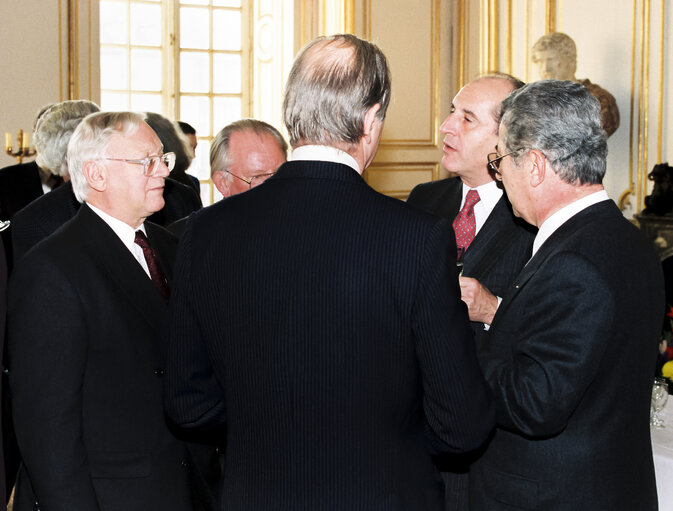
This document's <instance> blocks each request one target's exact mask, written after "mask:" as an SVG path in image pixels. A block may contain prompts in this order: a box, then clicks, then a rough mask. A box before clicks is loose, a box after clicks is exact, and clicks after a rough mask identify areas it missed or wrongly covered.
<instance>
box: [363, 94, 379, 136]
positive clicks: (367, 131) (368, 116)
mask: <svg viewBox="0 0 673 511" xmlns="http://www.w3.org/2000/svg"><path fill="white" fill-rule="evenodd" d="M379 110H381V105H380V104H379V103H376V104H375V105H373V106H371V107H369V110H367V112H366V113H365V119H364V131H363V136H364V137H365V138H366V139H367V141H368V142H369V141H370V140H371V137H372V134H373V133H374V129H375V125H376V123H377V122H380V121H379V119H378V118H377V117H376V114H378V113H379Z"/></svg>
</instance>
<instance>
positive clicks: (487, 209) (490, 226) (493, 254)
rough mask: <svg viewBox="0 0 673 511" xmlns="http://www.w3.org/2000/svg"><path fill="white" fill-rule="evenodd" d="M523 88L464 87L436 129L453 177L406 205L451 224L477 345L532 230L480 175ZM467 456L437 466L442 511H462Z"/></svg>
mask: <svg viewBox="0 0 673 511" xmlns="http://www.w3.org/2000/svg"><path fill="white" fill-rule="evenodd" d="M522 85H523V83H522V82H521V81H519V80H517V79H516V78H514V77H512V76H509V75H505V74H493V75H486V76H483V77H481V78H477V79H476V80H474V81H472V82H470V83H468V84H467V85H465V86H464V87H463V88H462V89H461V90H460V91H459V92H458V94H456V96H455V97H454V98H453V101H452V104H451V111H450V113H449V115H448V117H447V118H446V119H445V120H444V122H443V123H442V125H441V128H440V129H441V132H442V133H443V134H444V144H443V152H444V156H443V158H442V166H443V167H444V169H446V170H447V171H448V172H451V173H453V174H455V175H456V177H449V178H447V179H442V180H440V181H433V182H430V183H424V184H420V185H418V186H416V187H415V188H414V189H413V190H412V191H411V194H410V195H409V198H408V200H407V202H408V203H409V204H412V205H414V206H417V207H419V208H421V209H423V210H425V211H428V212H430V213H433V214H435V215H438V216H441V217H444V218H448V219H449V220H450V221H452V222H453V228H454V231H455V233H456V243H457V245H458V253H457V254H456V259H457V262H458V265H459V270H460V271H462V276H461V277H460V286H461V293H462V298H463V300H464V301H465V302H466V303H467V304H468V306H469V308H470V319H471V320H472V328H473V331H474V333H475V336H476V338H477V339H480V338H483V337H487V336H488V332H487V331H486V328H487V326H485V325H488V324H490V322H491V320H492V318H493V315H494V314H495V311H496V309H497V306H498V303H499V298H498V297H502V296H503V294H504V293H505V291H506V290H507V289H508V287H509V285H510V284H511V283H512V281H513V280H514V277H515V276H516V275H517V273H519V271H520V270H521V268H522V267H523V265H524V264H525V263H526V261H527V260H528V258H529V257H530V253H531V246H532V243H533V236H534V234H533V233H534V230H533V229H532V228H531V227H530V226H528V225H527V224H526V223H525V222H522V221H520V220H517V219H515V217H514V215H513V214H512V210H511V205H510V203H509V201H508V200H507V196H506V195H504V194H503V191H502V188H501V187H499V186H498V184H497V183H496V181H495V180H494V177H493V175H492V174H491V173H490V172H489V169H488V166H487V165H488V160H487V154H488V153H489V152H491V151H493V149H494V147H495V144H496V143H497V141H498V121H499V116H500V103H501V102H502V100H504V99H505V98H506V97H507V95H508V94H509V93H510V92H512V91H513V90H515V89H516V88H518V87H521V86H522ZM473 458H474V456H473V455H472V454H471V455H468V456H448V457H444V458H441V459H438V460H437V461H438V465H439V466H440V467H441V469H442V476H443V477H444V480H445V483H446V489H447V500H446V506H447V507H446V509H447V510H462V509H468V508H469V503H468V501H467V499H468V488H467V484H468V480H467V472H468V470H469V465H470V462H471V461H472V459H473Z"/></svg>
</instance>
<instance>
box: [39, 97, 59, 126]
mask: <svg viewBox="0 0 673 511" xmlns="http://www.w3.org/2000/svg"><path fill="white" fill-rule="evenodd" d="M54 105H58V103H47V104H46V105H43V106H41V107H40V109H39V110H38V111H37V114H35V120H34V121H33V132H35V128H37V123H38V122H39V121H40V119H42V116H43V115H44V114H46V113H47V111H48V110H49V109H50V108H51V107H53V106H54Z"/></svg>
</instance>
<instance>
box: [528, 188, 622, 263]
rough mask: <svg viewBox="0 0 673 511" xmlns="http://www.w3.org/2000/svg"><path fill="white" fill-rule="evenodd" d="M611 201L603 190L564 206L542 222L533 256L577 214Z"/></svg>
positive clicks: (534, 242)
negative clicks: (595, 205)
mask: <svg viewBox="0 0 673 511" xmlns="http://www.w3.org/2000/svg"><path fill="white" fill-rule="evenodd" d="M609 199H610V197H608V192H606V191H605V190H601V191H600V192H595V193H592V194H590V195H587V196H586V197H582V198H581V199H578V200H576V201H575V202H571V203H570V204H568V205H567V206H564V207H562V208H561V209H559V210H558V211H557V212H556V213H554V214H553V215H551V216H550V217H549V218H547V219H546V220H545V221H544V222H542V225H541V226H540V229H539V230H538V231H537V236H535V240H534V241H533V255H532V256H534V255H535V253H536V252H537V251H538V250H539V249H540V247H541V246H542V244H543V243H544V242H545V241H547V239H549V237H550V236H551V235H552V234H554V232H555V231H556V230H557V229H558V228H559V227H561V226H562V225H563V224H564V223H566V222H567V221H568V220H570V219H571V218H572V217H573V216H575V215H576V214H577V213H579V212H580V211H582V210H584V209H586V208H588V207H589V206H593V205H594V204H597V203H599V202H603V201H606V200H609ZM532 256H531V257H532Z"/></svg>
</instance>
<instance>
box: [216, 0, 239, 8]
mask: <svg viewBox="0 0 673 511" xmlns="http://www.w3.org/2000/svg"><path fill="white" fill-rule="evenodd" d="M213 5H214V6H216V7H240V6H241V0H213Z"/></svg>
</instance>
